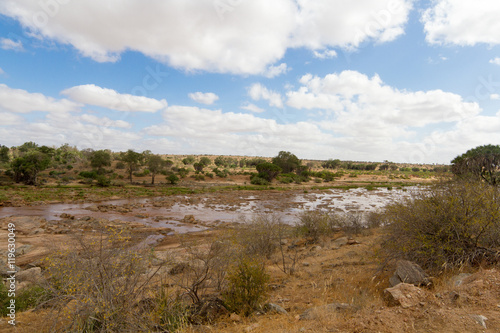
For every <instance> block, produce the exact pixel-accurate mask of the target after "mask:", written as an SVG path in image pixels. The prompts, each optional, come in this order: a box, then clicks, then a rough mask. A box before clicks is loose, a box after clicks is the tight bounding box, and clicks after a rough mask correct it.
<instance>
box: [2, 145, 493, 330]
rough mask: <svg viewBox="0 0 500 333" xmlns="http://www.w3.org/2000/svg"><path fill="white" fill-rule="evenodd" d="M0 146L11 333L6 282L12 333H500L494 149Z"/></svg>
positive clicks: (5, 306)
mask: <svg viewBox="0 0 500 333" xmlns="http://www.w3.org/2000/svg"><path fill="white" fill-rule="evenodd" d="M0 152H1V155H0V156H1V163H2V164H1V168H2V174H1V177H2V178H1V192H0V207H1V208H0V222H1V233H0V237H1V239H2V244H4V246H3V247H4V248H5V249H2V251H3V252H2V253H3V258H2V261H1V265H2V267H1V268H2V276H3V279H4V284H3V289H2V292H1V294H0V295H1V302H2V311H3V312H2V315H3V316H4V317H3V318H2V322H1V326H0V331H2V332H3V331H5V332H10V331H13V328H12V325H10V324H9V323H8V321H9V320H11V318H9V309H8V305H9V302H10V299H12V297H9V288H10V289H11V290H15V305H16V312H15V320H16V325H15V331H17V332H496V331H498V329H500V321H499V318H500V317H499V312H500V303H499V293H500V288H499V287H500V286H499V284H500V274H499V273H498V271H497V263H498V255H499V243H498V242H499V239H500V238H499V237H498V236H499V234H500V220H499V214H500V199H499V198H498V185H497V184H498V179H499V178H498V177H499V176H498V175H499V174H498V170H497V163H498V161H500V147H499V146H493V145H488V146H480V147H477V148H475V149H471V150H469V151H467V152H466V153H464V154H462V155H459V156H457V158H455V159H454V160H453V161H452V164H451V165H410V164H397V163H392V162H389V161H384V162H378V163H376V162H350V161H340V160H335V159H330V160H326V161H319V160H317V161H314V160H300V159H299V158H297V156H295V155H294V154H293V153H291V152H287V151H282V152H280V153H279V154H278V155H277V156H275V157H273V158H262V157H243V156H210V155H200V156H192V155H190V156H178V155H157V154H153V153H151V152H149V151H144V152H142V153H137V152H135V151H133V150H128V151H126V152H112V151H109V150H97V151H94V150H78V149H77V148H76V147H71V146H69V145H63V146H60V147H47V146H39V145H38V144H36V143H34V142H27V143H25V144H23V145H22V146H18V147H11V148H8V147H5V146H2V147H0ZM12 233H14V235H15V236H14V238H15V251H14V254H15V256H14V258H15V260H14V263H15V264H14V265H15V266H14V271H15V273H14V274H12V273H8V272H11V271H12V267H11V266H10V265H9V264H10V262H9V261H8V258H9V257H8V253H9V248H8V247H7V241H6V240H7V239H9V237H11V236H12ZM9 234H10V236H9ZM12 276H15V282H14V285H15V288H12V286H13V285H12V284H11V282H12V279H10V280H9V278H12Z"/></svg>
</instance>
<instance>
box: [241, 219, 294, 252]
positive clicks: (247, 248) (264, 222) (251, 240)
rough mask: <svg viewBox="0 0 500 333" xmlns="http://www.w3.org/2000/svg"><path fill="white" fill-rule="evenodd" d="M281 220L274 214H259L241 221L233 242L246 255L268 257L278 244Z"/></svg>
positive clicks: (282, 235) (282, 236)
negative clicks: (243, 221) (248, 219)
mask: <svg viewBox="0 0 500 333" xmlns="http://www.w3.org/2000/svg"><path fill="white" fill-rule="evenodd" d="M282 226H283V222H282V221H281V219H280V217H279V216H278V215H275V214H261V215H257V216H255V217H254V218H253V219H252V220H250V221H246V222H245V223H242V224H241V225H240V226H239V227H238V229H237V231H236V235H235V242H236V243H237V244H239V245H240V247H241V248H242V250H243V252H244V253H245V254H246V255H248V256H259V257H265V258H267V259H269V258H270V257H271V255H272V254H273V253H274V252H275V251H276V250H277V249H278V247H279V246H280V240H281V239H282V238H285V237H286V235H284V234H282V233H281V232H284V230H283V227H282Z"/></svg>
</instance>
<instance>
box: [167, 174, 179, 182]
mask: <svg viewBox="0 0 500 333" xmlns="http://www.w3.org/2000/svg"><path fill="white" fill-rule="evenodd" d="M167 180H168V181H169V182H170V184H172V185H175V184H177V183H178V182H179V177H177V176H176V175H174V174H171V175H169V176H168V177H167Z"/></svg>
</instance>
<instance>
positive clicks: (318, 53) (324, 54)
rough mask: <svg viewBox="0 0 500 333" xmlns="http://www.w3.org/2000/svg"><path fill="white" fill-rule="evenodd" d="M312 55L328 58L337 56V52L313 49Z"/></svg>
mask: <svg viewBox="0 0 500 333" xmlns="http://www.w3.org/2000/svg"><path fill="white" fill-rule="evenodd" d="M313 55H314V57H315V58H319V59H330V58H335V57H337V52H335V50H322V51H313Z"/></svg>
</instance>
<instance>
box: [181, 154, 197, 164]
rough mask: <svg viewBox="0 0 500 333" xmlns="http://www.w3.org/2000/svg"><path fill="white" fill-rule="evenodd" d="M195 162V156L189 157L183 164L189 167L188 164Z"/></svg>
mask: <svg viewBox="0 0 500 333" xmlns="http://www.w3.org/2000/svg"><path fill="white" fill-rule="evenodd" d="M194 161H195V159H194V156H188V157H186V158H184V159H183V160H182V163H184V165H188V164H193V163H194Z"/></svg>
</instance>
